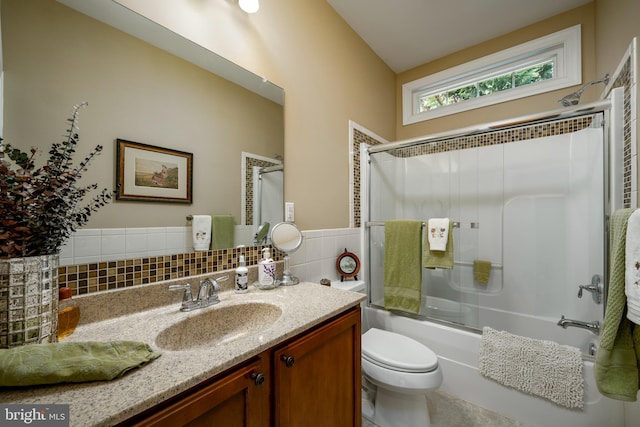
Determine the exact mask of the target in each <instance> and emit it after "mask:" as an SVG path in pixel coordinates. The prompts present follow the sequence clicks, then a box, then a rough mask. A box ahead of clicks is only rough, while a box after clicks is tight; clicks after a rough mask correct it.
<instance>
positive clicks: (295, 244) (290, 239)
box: [271, 222, 302, 286]
mask: <svg viewBox="0 0 640 427" xmlns="http://www.w3.org/2000/svg"><path fill="white" fill-rule="evenodd" d="M271 244H272V245H273V246H274V247H275V248H276V249H278V250H279V251H282V252H284V253H285V256H284V272H283V273H282V277H281V278H279V279H277V281H278V283H279V285H280V286H291V285H297V284H298V283H300V281H299V280H298V278H297V277H293V276H292V275H291V271H289V254H290V253H292V252H295V251H296V250H297V249H298V248H299V247H300V245H301V244H302V233H301V232H300V230H299V229H298V227H296V225H295V224H294V223H292V222H280V223H278V224H276V225H274V226H273V229H272V230H271Z"/></svg>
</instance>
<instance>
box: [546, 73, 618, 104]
mask: <svg viewBox="0 0 640 427" xmlns="http://www.w3.org/2000/svg"><path fill="white" fill-rule="evenodd" d="M598 83H604V85H605V86H606V85H608V84H609V73H607V74H605V76H604V77H603V78H601V79H598V80H594V81H592V82H589V83H587V84H585V85H584V86H582V87H581V88H580V89H578V90H577V91H575V92H573V93H570V94H569V95H566V96H564V97H563V98H562V99H560V100H558V102H559V103H560V104H562V106H563V107H571V106H573V105H578V102H580V97H581V96H582V92H584V91H585V89H586V88H588V87H589V86H591V85H594V84H598Z"/></svg>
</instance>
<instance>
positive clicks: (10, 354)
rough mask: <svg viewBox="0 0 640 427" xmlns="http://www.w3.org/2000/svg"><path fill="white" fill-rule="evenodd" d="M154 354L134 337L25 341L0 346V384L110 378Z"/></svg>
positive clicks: (158, 355) (11, 385)
mask: <svg viewBox="0 0 640 427" xmlns="http://www.w3.org/2000/svg"><path fill="white" fill-rule="evenodd" d="M158 357H160V353H157V352H155V351H153V350H152V349H151V347H149V345H148V344H145V343H143V342H136V341H110V342H97V341H89V342H63V343H54V344H28V345H24V346H21V347H13V348H10V349H3V350H0V387H15V386H29V385H38V384H57V383H64V382H69V383H79V382H87V381H100V380H112V379H114V378H118V377H120V376H122V375H124V374H125V373H126V372H128V371H129V370H131V369H134V368H138V367H141V366H142V365H144V364H146V363H148V362H150V361H152V360H154V359H156V358H158Z"/></svg>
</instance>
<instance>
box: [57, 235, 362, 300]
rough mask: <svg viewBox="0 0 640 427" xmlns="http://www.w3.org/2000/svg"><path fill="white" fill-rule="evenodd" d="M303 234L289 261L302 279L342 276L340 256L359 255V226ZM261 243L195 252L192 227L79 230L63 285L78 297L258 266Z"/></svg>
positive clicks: (65, 259)
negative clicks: (242, 263)
mask: <svg viewBox="0 0 640 427" xmlns="http://www.w3.org/2000/svg"><path fill="white" fill-rule="evenodd" d="M236 231H237V227H236ZM302 234H303V236H304V238H303V241H302V246H301V247H300V248H299V249H298V250H297V251H296V252H294V253H293V254H292V255H291V259H290V267H291V271H292V273H293V274H294V275H295V276H297V277H299V278H300V280H304V281H310V282H316V283H319V282H320V279H323V278H327V279H330V280H336V279H339V278H340V277H339V275H338V271H337V270H336V258H337V257H338V255H339V254H341V253H342V252H344V250H345V249H348V250H349V251H350V252H354V253H355V254H356V255H357V256H358V257H360V230H359V229H357V228H341V229H331V230H313V231H303V233H302ZM237 235H238V234H237V233H236V236H237ZM262 247H263V246H251V247H241V248H234V249H223V250H215V251H206V252H195V253H194V252H193V251H192V250H191V228H190V227H166V228H158V227H154V228H131V229H129V228H127V229H102V230H100V229H91V230H80V231H78V232H77V233H76V234H75V235H74V236H73V237H72V238H71V239H70V241H69V243H68V244H67V245H66V246H65V247H64V248H63V251H62V253H61V256H60V268H59V270H58V273H59V274H58V276H59V283H60V286H68V287H70V288H71V289H73V292H74V294H76V295H79V294H86V293H92V292H100V291H105V290H110V289H118V288H124V287H129V286H136V285H141V284H146V283H153V282H156V281H161V280H169V279H175V278H179V277H186V276H193V275H198V274H204V273H209V272H215V271H222V270H227V269H233V268H236V267H237V266H238V258H239V256H240V255H243V256H244V257H245V260H246V263H247V265H253V264H256V263H257V262H258V261H259V259H260V257H261V251H260V250H261V249H262ZM272 255H273V257H274V259H275V260H276V261H280V260H282V259H283V254H282V253H280V252H279V251H273V252H272Z"/></svg>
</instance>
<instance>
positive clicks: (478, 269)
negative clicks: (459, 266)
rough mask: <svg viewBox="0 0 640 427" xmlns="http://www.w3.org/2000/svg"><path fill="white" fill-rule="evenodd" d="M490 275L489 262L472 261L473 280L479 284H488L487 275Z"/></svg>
mask: <svg viewBox="0 0 640 427" xmlns="http://www.w3.org/2000/svg"><path fill="white" fill-rule="evenodd" d="M490 274H491V261H481V260H479V259H476V260H474V261H473V280H475V281H476V282H480V283H485V284H486V283H489V275H490Z"/></svg>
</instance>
